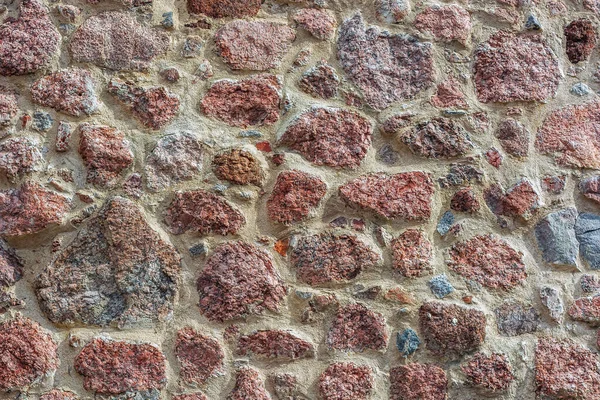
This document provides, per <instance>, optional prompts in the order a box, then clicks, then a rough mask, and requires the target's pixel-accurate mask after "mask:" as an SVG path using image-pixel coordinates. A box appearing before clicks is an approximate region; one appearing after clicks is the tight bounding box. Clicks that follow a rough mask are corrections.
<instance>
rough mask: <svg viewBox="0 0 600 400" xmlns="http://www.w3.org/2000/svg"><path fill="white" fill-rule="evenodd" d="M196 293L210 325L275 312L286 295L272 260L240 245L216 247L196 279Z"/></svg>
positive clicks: (233, 243)
mask: <svg viewBox="0 0 600 400" xmlns="http://www.w3.org/2000/svg"><path fill="white" fill-rule="evenodd" d="M197 289H198V294H199V295H200V303H199V306H200V312H201V313H202V314H203V315H204V316H205V317H206V318H208V319H209V320H211V321H225V320H230V319H235V318H240V317H244V316H246V315H258V314H262V313H263V311H264V310H265V309H266V310H270V311H276V310H277V309H278V307H279V304H280V303H281V301H282V299H283V297H284V296H285V294H286V292H287V289H286V287H285V285H284V282H283V280H282V279H281V278H280V277H279V274H278V273H277V271H276V269H275V266H274V265H273V262H272V260H271V257H270V256H269V255H268V254H267V253H265V252H264V251H262V250H260V249H259V248H257V247H256V246H254V245H252V244H249V243H245V242H242V241H238V242H227V243H223V244H220V245H219V246H217V248H216V249H215V250H214V252H213V253H212V254H211V255H210V257H209V258H208V260H207V261H206V264H205V265H204V269H203V270H202V272H201V273H200V276H199V277H198V281H197Z"/></svg>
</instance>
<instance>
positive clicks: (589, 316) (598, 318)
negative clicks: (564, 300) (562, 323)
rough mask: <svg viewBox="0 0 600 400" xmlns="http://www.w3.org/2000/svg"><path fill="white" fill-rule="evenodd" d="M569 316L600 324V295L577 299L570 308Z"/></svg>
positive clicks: (576, 319)
mask: <svg viewBox="0 0 600 400" xmlns="http://www.w3.org/2000/svg"><path fill="white" fill-rule="evenodd" d="M569 316H570V317H571V318H573V319H574V320H575V321H584V322H588V323H590V324H594V325H598V324H600V296H595V297H582V298H579V299H576V300H575V302H573V304H572V305H571V307H570V308H569Z"/></svg>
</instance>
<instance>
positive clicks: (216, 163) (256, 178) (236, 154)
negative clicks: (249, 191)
mask: <svg viewBox="0 0 600 400" xmlns="http://www.w3.org/2000/svg"><path fill="white" fill-rule="evenodd" d="M212 165H213V171H214V173H215V175H216V176H217V178H219V179H223V180H226V181H228V182H231V183H235V184H238V185H247V184H250V183H251V184H254V185H257V186H260V184H261V182H262V180H263V175H264V174H263V171H262V168H261V166H260V163H259V161H258V160H257V159H256V158H255V157H254V156H253V155H252V154H250V153H249V152H247V151H245V150H239V149H233V150H229V151H227V152H225V153H221V154H217V155H216V156H215V158H214V159H213V162H212Z"/></svg>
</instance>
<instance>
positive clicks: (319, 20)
mask: <svg viewBox="0 0 600 400" xmlns="http://www.w3.org/2000/svg"><path fill="white" fill-rule="evenodd" d="M294 21H295V22H296V23H297V24H298V25H300V27H302V28H303V29H305V30H306V31H308V32H309V33H310V34H311V35H313V36H314V37H316V38H317V39H321V40H328V39H331V38H332V37H333V35H334V33H335V26H336V21H335V17H334V16H333V14H332V13H331V12H329V11H327V10H320V9H318V8H303V9H301V10H298V12H296V14H295V15H294Z"/></svg>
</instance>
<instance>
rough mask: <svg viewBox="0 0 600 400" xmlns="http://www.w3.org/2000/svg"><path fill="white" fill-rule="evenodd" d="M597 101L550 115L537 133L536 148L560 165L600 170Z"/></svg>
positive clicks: (599, 109)
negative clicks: (552, 156) (552, 157)
mask: <svg viewBox="0 0 600 400" xmlns="http://www.w3.org/2000/svg"><path fill="white" fill-rule="evenodd" d="M599 129H600V102H598V101H593V102H590V103H586V104H581V105H570V106H566V107H564V108H561V109H558V110H555V111H553V112H552V113H550V115H548V116H547V117H546V119H545V120H544V123H543V125H542V127H541V128H540V129H539V130H538V134H537V139H536V141H535V146H536V148H537V149H538V151H540V152H541V153H543V154H552V155H554V158H555V160H556V162H557V163H558V164H559V165H562V166H567V167H578V168H595V169H598V168H600V141H598V140H597V139H598V130H599Z"/></svg>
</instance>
